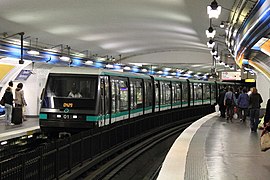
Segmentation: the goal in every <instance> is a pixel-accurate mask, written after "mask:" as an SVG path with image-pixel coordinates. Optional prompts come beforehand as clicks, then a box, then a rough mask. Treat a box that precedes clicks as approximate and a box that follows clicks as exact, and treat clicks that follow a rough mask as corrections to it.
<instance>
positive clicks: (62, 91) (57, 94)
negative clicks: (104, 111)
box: [39, 73, 98, 132]
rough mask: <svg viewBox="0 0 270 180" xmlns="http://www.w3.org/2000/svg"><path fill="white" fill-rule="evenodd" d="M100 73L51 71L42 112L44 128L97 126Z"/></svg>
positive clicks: (44, 92)
mask: <svg viewBox="0 0 270 180" xmlns="http://www.w3.org/2000/svg"><path fill="white" fill-rule="evenodd" d="M97 89H98V75H88V74H62V73H50V74H49V76H48V80H47V84H46V87H45V89H44V91H43V94H42V104H41V109H40V115H39V122H40V128H41V129H42V130H43V131H44V132H72V131H81V130H83V129H90V128H94V127H95V126H96V123H97V121H96V117H97V116H96V114H97V99H98V98H97V94H98V93H97Z"/></svg>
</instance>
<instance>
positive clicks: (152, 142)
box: [80, 122, 191, 180]
mask: <svg viewBox="0 0 270 180" xmlns="http://www.w3.org/2000/svg"><path fill="white" fill-rule="evenodd" d="M190 124H191V123H190V122H189V123H185V124H181V125H178V126H175V127H173V128H171V129H168V130H166V131H163V132H161V133H157V134H155V135H154V136H152V137H150V138H147V139H145V140H142V141H140V142H139V143H137V144H136V145H134V146H132V147H131V148H129V149H127V150H125V151H123V152H122V153H120V154H119V152H118V154H113V155H112V156H111V157H109V158H108V159H109V160H108V159H107V161H106V162H103V164H100V165H99V166H96V167H95V170H93V168H92V170H91V171H88V172H86V173H84V174H82V175H81V176H80V178H81V179H93V180H98V179H102V180H109V179H123V178H124V179H132V178H134V179H137V178H136V177H134V176H136V175H134V173H124V175H119V174H121V171H122V170H124V169H126V168H127V167H128V166H130V165H131V164H132V163H134V162H136V161H137V160H138V158H139V157H141V156H143V155H144V154H146V156H147V153H148V152H149V151H151V150H152V151H153V148H155V147H156V148H160V147H159V146H158V144H160V143H162V142H163V141H165V140H166V139H168V138H170V137H172V136H175V137H174V138H173V140H174V139H175V138H176V137H177V136H178V135H179V134H180V133H181V132H182V131H183V130H184V129H185V128H186V127H188V126H189V125H190ZM172 142H173V141H172ZM150 154H151V153H150ZM135 166H136V165H135ZM160 167H161V166H160V165H158V166H157V167H156V169H154V170H153V169H152V170H151V171H150V172H151V174H147V179H154V178H155V176H156V175H157V174H158V169H159V168H160ZM137 168H138V167H137ZM137 168H136V169H137ZM143 168H144V167H143ZM129 175H130V176H133V177H127V176H129ZM137 175H138V176H140V178H141V176H142V175H141V174H140V173H139V172H138V174H137ZM123 176H125V177H123ZM120 177H121V178H120Z"/></svg>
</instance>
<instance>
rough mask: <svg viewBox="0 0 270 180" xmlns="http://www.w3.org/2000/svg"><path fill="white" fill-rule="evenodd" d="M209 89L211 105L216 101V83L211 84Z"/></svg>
mask: <svg viewBox="0 0 270 180" xmlns="http://www.w3.org/2000/svg"><path fill="white" fill-rule="evenodd" d="M210 87H211V89H210V92H211V94H210V96H211V104H212V105H213V104H215V103H216V102H217V95H216V94H217V88H216V87H217V86H216V84H211V86H210Z"/></svg>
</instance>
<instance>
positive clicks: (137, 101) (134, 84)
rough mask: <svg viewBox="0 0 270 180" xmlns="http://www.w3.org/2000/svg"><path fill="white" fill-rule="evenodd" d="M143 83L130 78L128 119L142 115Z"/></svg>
mask: <svg viewBox="0 0 270 180" xmlns="http://www.w3.org/2000/svg"><path fill="white" fill-rule="evenodd" d="M142 85H143V81H142V79H132V78H130V118H133V117H136V116H140V115H143V86H142Z"/></svg>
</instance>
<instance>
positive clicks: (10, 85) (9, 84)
mask: <svg viewBox="0 0 270 180" xmlns="http://www.w3.org/2000/svg"><path fill="white" fill-rule="evenodd" d="M8 86H9V87H10V88H11V92H12V88H13V82H12V81H9V82H8Z"/></svg>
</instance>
